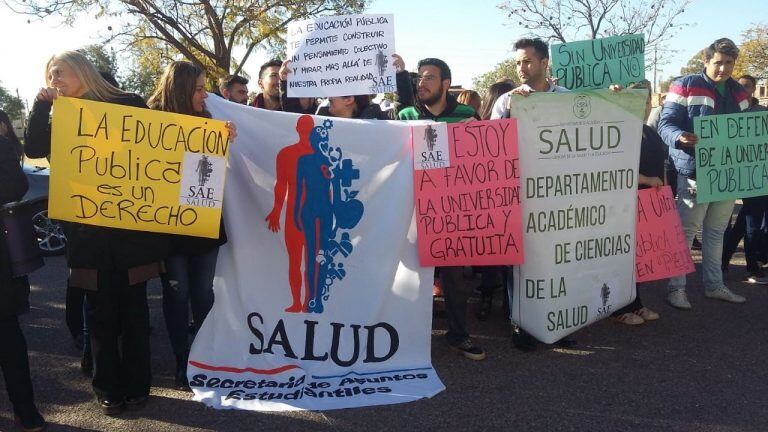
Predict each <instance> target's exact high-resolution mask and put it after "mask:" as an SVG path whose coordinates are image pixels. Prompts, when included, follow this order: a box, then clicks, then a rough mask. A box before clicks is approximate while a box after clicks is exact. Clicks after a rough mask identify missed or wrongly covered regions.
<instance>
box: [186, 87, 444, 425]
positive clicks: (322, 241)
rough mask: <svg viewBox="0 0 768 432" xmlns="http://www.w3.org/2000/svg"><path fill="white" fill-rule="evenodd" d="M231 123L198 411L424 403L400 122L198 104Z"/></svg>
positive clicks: (430, 376)
mask: <svg viewBox="0 0 768 432" xmlns="http://www.w3.org/2000/svg"><path fill="white" fill-rule="evenodd" d="M207 105H208V109H209V110H210V111H211V113H213V115H214V117H215V118H217V119H226V120H231V121H233V122H234V123H235V124H236V126H237V132H238V136H237V139H236V140H235V141H234V142H233V144H232V145H231V147H230V156H229V173H228V176H227V185H226V189H225V206H224V221H225V224H226V230H227V235H228V237H229V242H228V243H227V244H226V245H224V246H223V247H222V248H221V250H220V252H219V260H218V264H217V268H216V279H215V282H214V292H215V296H216V301H215V303H214V305H213V309H212V310H211V312H210V313H209V315H208V317H207V319H206V320H205V323H204V324H203V327H202V329H201V330H200V332H199V333H198V335H197V338H196V340H195V342H194V345H193V346H192V351H191V354H190V357H189V373H188V375H189V381H190V386H191V387H192V390H193V391H194V393H195V396H194V399H195V400H197V401H201V402H203V403H205V404H206V405H208V406H211V407H214V408H219V409H226V408H238V409H248V410H265V411H266V410H269V411H282V410H299V409H311V410H326V409H336V408H349V407H357V406H366V405H380V404H392V403H401V402H409V401H413V400H417V399H420V398H425V397H432V396H434V395H435V394H437V393H439V392H440V391H442V390H443V389H444V386H443V384H442V383H441V382H440V379H439V378H438V377H437V374H436V372H435V370H434V369H433V368H432V365H431V360H430V342H431V321H432V316H431V310H432V307H431V304H432V291H431V286H432V276H433V275H432V272H433V269H432V268H421V267H420V266H419V264H418V257H417V252H416V225H415V223H414V221H413V186H412V183H411V182H412V176H413V157H412V155H411V149H410V145H409V143H410V128H409V126H408V125H406V124H404V123H397V122H383V121H360V120H343V119H328V118H323V117H311V116H301V117H300V116H298V115H295V114H289V113H281V112H271V111H266V110H259V109H254V108H250V107H245V106H243V105H238V104H234V103H230V102H226V101H224V100H223V99H221V98H218V97H214V96H211V97H209V98H208V99H207Z"/></svg>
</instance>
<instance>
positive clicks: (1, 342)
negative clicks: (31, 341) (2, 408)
mask: <svg viewBox="0 0 768 432" xmlns="http://www.w3.org/2000/svg"><path fill="white" fill-rule="evenodd" d="M0 367H1V368H2V369H3V376H4V377H5V388H6V390H8V399H10V400H11V404H13V411H14V413H15V414H16V415H18V416H19V417H21V418H27V417H29V412H30V411H35V402H34V395H33V393H32V380H31V379H30V377H29V357H28V356H27V340H26V339H24V334H23V333H22V332H21V327H20V326H19V318H18V317H17V316H10V317H0ZM35 412H36V411H35Z"/></svg>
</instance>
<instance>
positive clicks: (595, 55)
mask: <svg viewBox="0 0 768 432" xmlns="http://www.w3.org/2000/svg"><path fill="white" fill-rule="evenodd" d="M551 49H552V55H551V60H552V75H554V76H555V78H557V85H560V86H563V87H566V88H569V89H571V90H576V89H600V88H606V87H608V86H609V85H611V84H621V85H623V86H628V85H630V84H633V83H636V82H638V81H641V80H643V79H645V37H644V36H643V35H642V34H634V35H626V36H614V37H609V38H603V39H590V40H585V41H578V42H568V43H564V44H557V45H552V47H551Z"/></svg>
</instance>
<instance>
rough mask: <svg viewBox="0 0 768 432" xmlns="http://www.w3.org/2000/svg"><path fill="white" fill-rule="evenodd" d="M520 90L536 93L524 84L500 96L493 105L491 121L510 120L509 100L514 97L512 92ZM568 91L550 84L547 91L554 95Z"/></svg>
mask: <svg viewBox="0 0 768 432" xmlns="http://www.w3.org/2000/svg"><path fill="white" fill-rule="evenodd" d="M519 88H524V89H527V90H528V91H529V92H531V93H533V92H535V91H536V90H534V89H532V88H531V86H529V85H528V84H523V85H521V86H519V87H516V88H515V89H514V90H511V91H508V92H506V93H504V94H503V95H501V96H499V98H498V99H496V103H495V104H493V111H492V112H491V120H495V119H500V118H509V98H510V97H511V96H512V92H513V91H515V90H517V89H519ZM567 91H570V90H568V89H567V88H565V87H560V86H558V85H554V84H552V83H549V88H548V89H547V92H554V93H559V92H567Z"/></svg>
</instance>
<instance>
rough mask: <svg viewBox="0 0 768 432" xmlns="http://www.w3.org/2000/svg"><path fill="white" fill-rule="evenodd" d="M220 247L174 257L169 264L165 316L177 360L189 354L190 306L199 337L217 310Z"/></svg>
mask: <svg viewBox="0 0 768 432" xmlns="http://www.w3.org/2000/svg"><path fill="white" fill-rule="evenodd" d="M218 255H219V248H218V247H216V248H214V249H212V250H211V251H209V252H206V253H204V254H201V255H173V256H171V257H169V258H167V259H166V260H165V267H166V273H165V274H164V275H163V277H162V282H163V315H165V326H166V327H167V328H168V336H170V338H171V347H172V348H173V353H174V354H175V355H176V356H177V357H183V358H185V357H186V356H187V353H188V352H189V305H190V302H191V303H192V319H193V320H194V329H195V333H197V330H199V329H200V326H201V325H202V324H203V321H204V320H205V317H206V315H208V311H210V310H211V307H212V306H213V277H214V274H215V271H216V258H217V257H218Z"/></svg>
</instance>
